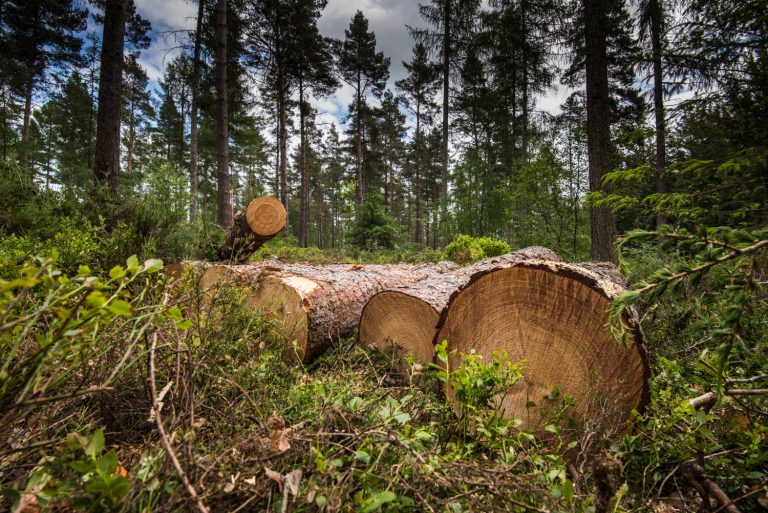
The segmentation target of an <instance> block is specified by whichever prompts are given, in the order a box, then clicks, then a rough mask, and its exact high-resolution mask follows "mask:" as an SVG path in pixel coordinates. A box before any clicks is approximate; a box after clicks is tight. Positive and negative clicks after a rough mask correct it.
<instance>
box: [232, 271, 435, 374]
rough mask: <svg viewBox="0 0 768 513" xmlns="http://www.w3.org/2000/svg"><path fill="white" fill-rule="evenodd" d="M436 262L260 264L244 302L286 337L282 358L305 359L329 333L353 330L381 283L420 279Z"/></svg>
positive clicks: (324, 344)
mask: <svg viewBox="0 0 768 513" xmlns="http://www.w3.org/2000/svg"><path fill="white" fill-rule="evenodd" d="M245 267H249V266H245ZM439 267H440V264H431V263H430V264H419V265H410V264H396V265H346V264H332V265H322V266H317V265H307V264H288V263H280V264H279V265H274V266H262V267H261V268H260V270H259V271H258V274H259V278H258V285H257V286H256V287H254V290H253V292H252V293H251V294H250V296H249V297H248V299H247V300H246V301H245V307H246V308H248V309H258V310H261V311H263V312H264V313H265V315H267V316H268V317H269V318H271V319H273V320H274V321H275V322H276V323H277V325H278V329H279V331H280V332H281V333H282V334H283V335H284V336H285V338H286V339H287V341H288V342H289V346H290V347H288V349H287V350H286V352H285V354H284V359H285V360H286V361H287V362H289V363H295V362H298V361H301V362H305V363H306V362H309V361H311V360H313V359H314V358H316V357H317V356H319V355H320V354H321V353H322V352H323V351H325V350H326V349H327V348H328V347H329V346H330V345H331V343H332V342H333V340H334V339H337V338H340V337H347V336H351V335H353V334H354V331H355V329H356V328H357V325H358V323H359V321H360V314H361V312H362V309H363V307H364V306H365V304H366V303H367V302H368V300H369V299H370V298H371V296H373V295H374V294H376V293H377V292H379V291H381V290H384V289H387V288H392V287H398V286H403V285H407V284H409V283H414V282H418V281H423V280H424V279H425V278H426V277H427V276H429V275H430V274H433V273H434V272H436V268H439ZM253 272H254V273H255V272H256V271H253Z"/></svg>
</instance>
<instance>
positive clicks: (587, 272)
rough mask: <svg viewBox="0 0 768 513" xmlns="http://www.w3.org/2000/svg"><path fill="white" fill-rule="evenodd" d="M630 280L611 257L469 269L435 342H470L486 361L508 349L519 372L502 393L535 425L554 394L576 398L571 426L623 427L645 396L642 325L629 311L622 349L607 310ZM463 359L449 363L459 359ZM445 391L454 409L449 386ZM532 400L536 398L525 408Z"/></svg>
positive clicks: (512, 412) (461, 346)
mask: <svg viewBox="0 0 768 513" xmlns="http://www.w3.org/2000/svg"><path fill="white" fill-rule="evenodd" d="M626 287H627V282H626V280H625V279H624V278H623V277H622V276H621V275H620V273H619V271H618V269H616V267H615V266H613V265H612V264H608V263H597V264H593V263H590V264H567V263H563V262H552V261H544V260H539V261H536V260H526V261H522V262H518V263H511V264H503V265H498V266H496V267H491V268H486V269H483V270H480V271H478V272H475V273H474V274H472V276H470V277H469V279H468V281H467V283H466V284H465V285H463V286H462V287H461V288H460V289H459V290H457V291H456V292H454V293H453V294H452V295H451V298H450V299H449V301H448V307H447V308H445V309H444V310H443V312H442V314H441V316H440V320H439V321H438V329H437V334H436V336H435V338H434V339H433V343H437V342H438V341H442V340H447V341H448V350H449V351H452V350H456V351H457V352H458V353H459V354H460V353H465V354H466V353H468V352H469V351H470V350H472V349H474V350H475V351H476V352H477V353H478V354H480V355H482V356H483V357H484V358H485V359H486V361H488V360H490V359H491V358H492V353H493V352H494V351H506V353H507V355H508V358H509V359H510V360H511V361H512V362H521V361H522V362H523V369H522V372H523V380H522V381H520V382H519V383H517V384H515V385H514V386H513V387H512V388H510V389H509V391H508V392H507V393H506V394H505V395H504V397H502V398H499V400H500V401H501V409H502V411H503V412H504V414H505V415H506V416H508V417H513V418H518V419H521V420H522V421H523V425H524V426H526V427H529V428H536V427H537V426H538V427H540V426H539V423H540V421H542V419H545V418H546V416H547V413H546V410H547V408H553V409H556V408H557V407H558V405H557V404H556V403H552V401H551V399H550V398H551V397H552V396H551V395H550V394H551V393H552V392H553V390H555V389H559V390H560V394H559V398H560V399H562V398H564V397H566V396H570V397H572V398H573V406H572V407H570V408H569V410H568V415H569V417H570V420H572V421H575V422H576V424H573V425H575V426H578V425H581V424H583V423H584V422H586V421H588V420H589V421H590V423H591V424H592V426H593V427H594V423H595V421H596V420H599V421H600V424H601V426H600V428H601V429H605V430H606V431H612V432H616V431H621V430H622V428H623V427H624V426H625V424H626V421H627V420H628V419H629V417H630V415H631V412H632V410H633V409H634V408H637V409H642V408H643V407H644V406H645V404H646V403H647V402H648V400H649V395H650V388H649V387H650V370H649V364H648V355H647V351H646V347H645V342H644V338H643V333H642V330H641V329H640V324H639V321H638V319H637V315H636V313H634V312H630V313H628V314H626V315H625V318H624V322H625V323H626V324H627V326H629V327H630V332H631V338H632V341H631V343H630V345H629V347H628V348H624V347H622V346H621V345H620V344H619V343H617V342H616V341H614V340H613V339H612V338H611V335H610V333H609V330H608V310H609V308H610V306H611V301H612V300H613V299H614V298H615V297H616V296H618V295H619V294H621V293H622V292H623V291H625V290H626ZM460 364H461V359H460V358H456V359H454V361H452V362H451V367H452V368H453V369H456V368H458V366H459V365H460ZM446 394H447V396H448V398H449V399H450V401H451V402H452V403H453V404H454V406H455V407H456V408H459V405H458V403H457V402H456V400H455V397H454V394H453V391H452V390H451V389H450V388H447V389H446ZM531 402H533V403H535V404H536V405H537V406H536V407H534V408H530V407H529V404H530V403H531Z"/></svg>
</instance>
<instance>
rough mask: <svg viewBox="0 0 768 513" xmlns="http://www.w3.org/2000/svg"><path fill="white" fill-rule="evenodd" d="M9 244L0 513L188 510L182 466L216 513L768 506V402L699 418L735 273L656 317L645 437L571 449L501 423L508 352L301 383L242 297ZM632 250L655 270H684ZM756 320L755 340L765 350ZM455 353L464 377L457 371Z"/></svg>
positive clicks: (598, 437) (1, 340)
mask: <svg viewBox="0 0 768 513" xmlns="http://www.w3.org/2000/svg"><path fill="white" fill-rule="evenodd" d="M5 247H13V248H16V249H14V250H13V251H9V254H11V255H12V258H10V260H7V259H6V261H4V262H3V265H5V266H6V267H4V274H3V276H4V277H5V276H9V275H8V274H7V273H10V272H13V271H14V270H15V271H16V273H17V279H14V280H10V279H9V280H5V281H2V282H0V283H2V290H1V292H2V294H3V296H2V298H0V312H2V313H0V316H2V317H0V319H2V320H0V344H2V358H3V361H4V362H5V364H4V371H5V373H4V374H2V375H1V376H0V378H2V383H0V385H1V386H0V390H1V393H2V395H1V396H0V398H2V401H3V408H2V411H3V414H2V422H0V439H2V440H5V442H4V443H3V445H2V447H0V487H2V494H3V499H0V508H3V509H9V508H10V509H13V508H21V509H20V511H26V512H30V511H47V510H51V511H53V510H58V511H67V510H77V511H136V512H137V513H138V512H141V513H143V512H152V511H157V512H162V511H179V510H185V509H188V508H191V507H193V506H192V503H191V502H190V501H189V499H188V494H187V492H186V487H185V486H184V483H183V482H182V479H181V477H180V473H179V472H178V470H177V469H176V468H175V466H174V459H175V460H176V462H178V464H179V465H180V467H181V468H182V469H183V471H184V475H185V476H186V479H187V480H188V481H189V483H190V484H191V486H192V487H193V488H194V489H195V490H196V491H197V493H198V494H199V499H200V501H202V503H204V504H205V505H206V506H207V508H208V509H209V510H210V511H275V512H279V511H296V512H300V511H327V512H334V511H355V512H357V511H367V512H373V511H391V512H399V511H403V512H408V511H414V512H416V511H435V512H438V511H439V512H461V511H521V512H522V511H551V512H555V511H563V512H602V511H612V512H620V511H652V510H653V511H673V509H664V508H677V510H679V511H692V510H701V511H716V510H718V508H719V507H720V506H719V505H718V504H716V503H715V502H714V500H712V499H711V496H710V494H709V493H708V492H707V491H706V490H703V491H702V490H701V489H699V488H697V487H696V483H701V482H707V481H706V480H709V481H711V482H714V483H717V484H718V485H719V486H720V487H721V489H722V490H723V491H724V493H726V494H727V495H728V496H729V497H731V498H732V499H734V500H738V505H739V508H740V511H744V512H749V511H760V510H761V507H763V506H764V505H765V503H766V501H767V500H768V495H766V489H765V482H766V468H767V467H768V456H766V455H767V454H768V430H766V427H765V419H766V414H765V403H764V401H762V399H760V398H756V399H755V398H729V397H723V398H722V399H721V400H720V401H719V402H718V403H717V404H716V406H715V407H714V408H712V409H710V410H708V411H707V410H702V409H696V408H694V407H692V406H691V405H690V404H689V402H688V401H689V399H691V398H693V397H696V396H697V395H699V394H701V393H702V392H704V391H705V387H706V386H707V384H708V383H710V381H711V370H710V369H708V368H707V366H708V365H711V363H710V362H709V360H707V355H709V354H711V352H712V351H714V350H715V349H716V344H715V342H713V341H712V340H709V339H708V338H707V336H706V333H707V330H710V329H712V326H714V325H715V324H716V319H713V318H712V317H711V316H709V315H708V312H709V311H708V310H707V308H710V309H711V308H713V307H714V305H713V304H712V297H713V296H711V295H708V294H711V293H710V292H708V291H710V290H711V289H712V287H713V285H717V283H719V282H718V280H720V281H723V280H724V281H727V280H728V279H729V278H728V276H729V275H728V272H727V270H723V271H722V272H723V273H724V274H723V275H722V276H721V275H718V274H717V273H712V274H711V275H710V276H708V277H707V278H706V280H712V282H709V283H708V282H706V281H704V282H699V283H695V284H688V285H686V287H688V288H687V289H685V290H682V291H681V292H680V294H681V296H674V295H673V296H668V297H665V298H663V299H661V300H660V302H659V303H658V304H657V305H656V306H651V307H650V308H646V307H642V308H643V310H642V311H641V314H642V315H644V316H645V318H646V326H647V330H646V333H647V337H648V341H649V345H650V349H651V352H652V354H654V355H657V357H656V358H655V359H654V361H653V384H652V390H653V397H652V401H651V403H650V404H649V405H648V407H647V409H646V411H645V412H644V413H643V414H642V415H641V414H637V415H636V416H635V419H634V425H633V426H632V428H631V430H630V431H628V433H627V434H625V435H624V436H613V437H607V436H603V432H602V431H601V430H600V429H599V428H594V429H592V428H590V429H588V430H587V431H585V432H584V433H583V435H582V436H580V437H573V436H570V435H566V434H565V433H562V432H561V431H560V428H559V427H558V424H557V422H555V421H554V419H553V421H552V422H547V421H545V422H543V423H542V424H541V425H540V426H539V427H538V429H537V431H536V432H533V431H531V430H526V429H522V428H521V423H520V422H518V421H515V420H514V419H505V418H503V416H501V415H500V413H499V411H498V401H497V400H496V399H497V398H498V394H499V393H501V392H503V391H504V390H506V389H507V388H508V387H509V386H510V385H511V384H513V383H514V382H515V381H516V380H517V379H519V378H520V372H521V370H520V367H519V366H518V365H516V364H514V363H512V362H509V361H508V360H507V359H506V357H505V355H496V356H495V357H494V358H492V359H491V360H490V361H483V360H482V359H481V358H480V357H478V356H477V355H473V354H471V353H470V354H469V355H451V354H448V353H446V352H445V346H444V345H440V346H438V347H437V348H436V351H437V359H436V362H437V363H436V364H435V365H432V366H421V365H419V364H417V363H411V364H410V365H409V367H408V371H407V372H406V373H405V374H403V373H402V367H401V366H399V365H396V364H395V363H393V360H392V359H391V358H389V357H388V356H387V355H386V354H384V353H376V352H367V351H365V350H364V349H362V348H361V347H360V346H359V345H358V344H356V342H355V341H354V340H352V339H348V340H341V341H338V342H337V343H335V344H334V346H333V347H332V349H331V350H329V351H328V352H327V353H325V354H324V355H323V356H321V357H320V358H319V359H318V360H317V361H315V362H313V363H312V364H311V365H309V366H306V367H287V366H286V365H285V364H284V363H283V361H282V359H281V357H280V355H281V354H282V352H283V348H284V347H285V346H286V344H288V343H290V341H288V340H283V339H282V338H281V337H280V336H279V335H277V330H275V327H274V326H273V325H272V322H271V321H270V320H269V319H266V318H264V317H263V316H262V315H261V314H260V312H254V311H248V310H245V309H243V308H242V304H243V302H244V299H245V295H247V294H248V293H249V292H248V290H247V289H246V290H228V289H221V290H220V291H219V292H218V293H217V294H216V295H215V296H211V295H209V294H205V293H203V291H201V290H199V288H198V286H197V282H196V279H195V277H194V275H193V274H191V275H189V276H186V277H185V278H184V279H182V280H181V281H176V282H175V283H174V282H173V280H174V279H175V277H166V276H165V275H163V274H162V273H158V272H156V271H157V269H158V267H159V263H157V262H155V261H148V262H146V263H145V264H141V263H140V262H139V261H138V260H136V259H131V260H129V261H128V262H126V263H125V264H124V265H121V266H117V267H113V268H111V269H109V270H105V271H97V270H91V269H87V268H81V269H78V270H76V271H75V272H71V271H70V272H59V271H58V270H57V264H56V263H55V261H51V260H35V259H30V257H29V256H28V253H25V252H26V248H25V246H24V244H23V240H20V239H16V241H15V242H13V243H7V244H6V246H5ZM275 247H276V246H272V248H273V249H272V251H274V248H275ZM265 251H267V250H265ZM279 251H280V252H283V253H285V252H288V251H289V249H288V247H287V246H286V248H285V249H284V250H283V249H280V250H279ZM297 251H298V250H297ZM301 251H305V250H301ZM635 253H636V254H635V255H633V256H632V258H638V259H640V260H641V261H642V262H643V265H645V266H647V267H648V268H658V267H660V266H663V265H664V264H665V259H666V258H667V257H665V256H663V255H662V254H659V253H657V252H655V251H653V250H651V249H650V248H648V249H647V250H645V249H643V248H642V247H641V248H640V249H638V250H637V251H636V252H635ZM305 256H306V253H303V256H302V257H305ZM358 256H360V255H358ZM402 257H403V255H395V256H393V257H392V258H397V259H399V260H401V259H403V258H402ZM381 258H389V257H384V256H382V257H381ZM9 262H10V263H9ZM682 298H685V299H686V300H683V299H682ZM689 300H692V301H694V303H693V304H694V305H700V306H698V307H696V306H692V305H691V302H690V301H689ZM759 301H762V302H758V305H757V308H759V309H762V310H759V311H757V312H752V314H751V315H750V316H748V317H745V322H744V324H743V327H742V332H743V333H744V334H745V335H744V336H750V337H751V338H754V339H756V340H760V342H759V345H758V347H762V348H765V345H764V343H765V342H764V333H765V332H766V331H765V319H766V317H765V315H764V311H765V310H764V306H765V305H764V298H759ZM704 307H707V308H704ZM182 312H184V313H182ZM686 312H687V313H686ZM650 320H653V322H648V321H650ZM702 334H703V335H702ZM761 337H762V338H761ZM702 355H703V356H702ZM149 356H152V357H153V360H154V362H155V365H156V368H157V369H156V372H150V371H149V366H148V365H147V361H148V357H149ZM457 356H461V358H462V362H463V364H462V366H461V367H460V368H459V369H458V371H452V372H448V369H450V366H448V365H446V363H447V362H448V361H449V360H450V359H451V358H455V357H457ZM741 358H743V359H744V363H745V367H744V368H745V369H746V370H745V374H744V375H745V376H746V375H747V374H746V372H747V371H749V372H750V373H754V372H756V371H759V370H760V369H765V359H764V358H765V356H764V353H763V354H758V353H755V354H753V355H749V354H746V355H742V356H741ZM739 368H741V366H740V367H739ZM523 370H524V369H523ZM751 375H754V374H751ZM152 381H154V384H155V390H156V391H157V392H158V393H157V395H156V397H155V398H154V399H156V400H157V401H158V402H159V403H162V407H159V408H158V411H155V410H154V409H153V408H152V404H153V398H152V394H150V390H151V387H150V385H149V384H150V383H151V382H152ZM443 382H449V383H450V384H451V385H452V387H453V389H454V390H455V391H456V394H455V399H456V401H458V403H459V406H460V407H459V408H458V409H454V408H453V407H452V404H451V402H450V400H449V399H448V398H446V397H445V395H444V394H443V393H442V383H443ZM552 397H553V398H554V399H558V400H562V402H561V403H559V404H560V405H561V408H567V406H568V401H567V398H558V397H557V394H556V393H555V391H553V394H552ZM559 411H562V409H561V410H559ZM457 412H458V413H457ZM160 424H162V425H163V426H164V432H165V433H166V439H165V440H163V439H162V437H161V436H160V435H159V428H158V426H159V425H160ZM164 442H165V443H168V444H169V446H170V448H171V450H172V451H173V454H171V453H169V452H168V450H167V449H166V447H165V445H164ZM23 508H27V509H23Z"/></svg>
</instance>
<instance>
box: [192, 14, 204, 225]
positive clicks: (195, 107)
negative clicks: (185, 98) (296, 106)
mask: <svg viewBox="0 0 768 513" xmlns="http://www.w3.org/2000/svg"><path fill="white" fill-rule="evenodd" d="M204 15H205V0H197V21H196V23H195V33H194V37H193V39H194V50H193V51H192V77H191V83H190V88H191V95H192V98H191V105H190V110H189V222H190V223H193V224H194V223H196V222H197V213H198V205H197V183H198V180H199V178H198V172H197V163H198V162H197V161H198V153H197V128H198V119H197V117H198V111H199V109H200V75H201V73H202V70H201V66H202V64H201V61H202V55H201V54H202V46H203V44H202V42H203V18H204Z"/></svg>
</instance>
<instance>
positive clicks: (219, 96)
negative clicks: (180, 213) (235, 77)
mask: <svg viewBox="0 0 768 513" xmlns="http://www.w3.org/2000/svg"><path fill="white" fill-rule="evenodd" d="M227 17H228V12H227V0H218V2H217V4H216V170H217V172H216V178H217V180H216V184H217V190H218V194H217V207H216V222H217V223H219V225H221V226H223V227H225V228H228V227H230V226H232V192H231V186H230V182H229V106H228V97H227V93H228V90H227V57H228V56H227Z"/></svg>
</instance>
